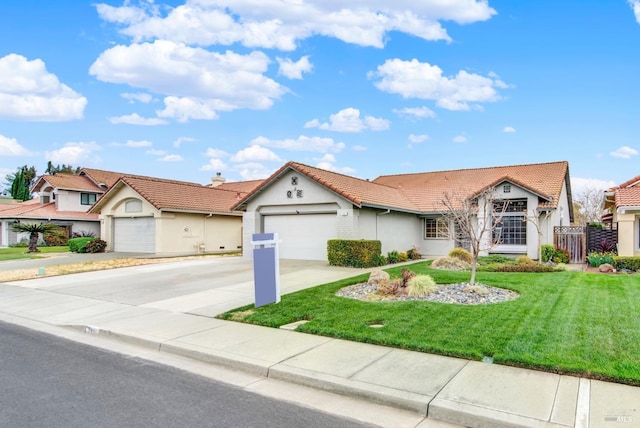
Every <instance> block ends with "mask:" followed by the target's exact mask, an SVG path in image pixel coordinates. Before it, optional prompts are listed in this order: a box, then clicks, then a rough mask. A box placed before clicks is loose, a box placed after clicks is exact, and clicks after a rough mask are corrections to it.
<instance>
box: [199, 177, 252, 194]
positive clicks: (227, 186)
mask: <svg viewBox="0 0 640 428" xmlns="http://www.w3.org/2000/svg"><path fill="white" fill-rule="evenodd" d="M263 182H264V180H249V181H232V182H229V183H222V184H220V185H219V186H217V187H216V189H220V190H231V191H233V192H240V193H241V194H242V196H244V195H246V194H248V193H251V192H253V190H254V189H255V188H256V187H258V186H259V185H261V184H262V183H263ZM207 186H208V187H211V186H210V185H207Z"/></svg>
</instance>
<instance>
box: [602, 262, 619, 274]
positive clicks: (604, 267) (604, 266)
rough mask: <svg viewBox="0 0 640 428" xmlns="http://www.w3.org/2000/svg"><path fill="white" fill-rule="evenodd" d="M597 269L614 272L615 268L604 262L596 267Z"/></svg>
mask: <svg viewBox="0 0 640 428" xmlns="http://www.w3.org/2000/svg"><path fill="white" fill-rule="evenodd" d="M598 271H600V272H602V273H614V272H615V271H616V270H615V269H614V268H613V266H611V265H610V264H609V263H604V264H601V265H600V267H598Z"/></svg>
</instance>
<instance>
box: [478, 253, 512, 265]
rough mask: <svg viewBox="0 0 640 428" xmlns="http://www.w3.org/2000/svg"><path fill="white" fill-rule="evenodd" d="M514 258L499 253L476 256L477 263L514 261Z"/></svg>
mask: <svg viewBox="0 0 640 428" xmlns="http://www.w3.org/2000/svg"><path fill="white" fill-rule="evenodd" d="M515 261H516V260H515V259H514V258H513V257H507V256H503V255H501V254H492V255H490V256H482V257H478V264H479V265H490V264H495V263H514V262H515Z"/></svg>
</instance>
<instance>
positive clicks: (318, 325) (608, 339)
mask: <svg viewBox="0 0 640 428" xmlns="http://www.w3.org/2000/svg"><path fill="white" fill-rule="evenodd" d="M410 269H411V270H413V271H415V272H416V273H426V274H429V275H431V276H433V278H434V279H435V280H436V281H437V282H438V283H455V282H463V281H466V280H468V277H469V273H468V272H467V273H465V272H462V273H460V272H447V271H439V270H434V269H431V268H430V267H429V264H428V263H426V262H420V263H417V264H413V265H411V266H410ZM388 272H389V273H391V275H392V276H399V274H400V268H394V269H389V270H388ZM366 279H367V275H361V276H359V277H354V278H351V279H348V280H344V281H340V282H335V283H330V284H324V285H320V286H318V287H314V288H311V289H307V290H303V291H300V292H297V293H293V294H289V295H285V296H282V301H281V302H280V303H279V304H271V305H267V306H263V307H261V308H257V309H254V308H253V305H251V306H246V307H243V308H239V309H236V310H234V311H231V312H229V313H226V314H222V315H221V316H220V317H221V318H224V319H238V320H242V321H243V322H248V323H255V324H260V325H265V326H271V327H279V326H281V325H284V324H287V323H290V322H294V321H298V320H303V319H307V320H311V322H308V323H306V324H303V325H302V326H300V327H299V328H298V331H303V332H306V333H312V334H318V335H324V336H331V337H338V338H343V339H348V340H354V341H360V342H367V343H374V344H379V345H387V346H392V347H398V348H404V349H411V350H416V351H424V352H430V353H437V354H443V355H451V356H456V357H464V358H471V359H476V360H479V359H482V358H483V357H484V356H492V357H493V359H494V362H496V363H500V364H509V365H515V366H521V367H529V368H538V369H542V370H547V371H552V372H558V373H572V374H579V375H585V376H589V377H593V378H600V379H607V380H615V381H618V382H622V383H629V384H634V385H640V275H638V274H636V275H623V274H621V275H604V274H598V273H585V272H555V273H491V272H478V281H479V282H482V283H484V284H487V285H493V286H499V287H503V288H508V289H511V290H515V291H517V292H518V293H520V297H519V298H518V299H516V300H514V301H511V302H505V303H497V304H489V305H477V306H463V305H452V304H444V303H431V302H362V301H358V300H353V299H347V298H344V297H337V296H335V295H334V293H335V292H336V291H337V290H338V289H339V288H341V287H344V286H347V285H351V284H355V283H358V282H364V281H366ZM234 312H240V313H238V314H235V315H234ZM372 323H382V324H384V327H382V328H372V327H370V326H369V325H370V324H372Z"/></svg>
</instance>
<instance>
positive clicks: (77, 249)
mask: <svg viewBox="0 0 640 428" xmlns="http://www.w3.org/2000/svg"><path fill="white" fill-rule="evenodd" d="M95 239H96V238H91V237H85V238H71V239H69V251H72V252H74V253H84V252H86V246H87V243H88V242H89V241H94V240H95Z"/></svg>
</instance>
